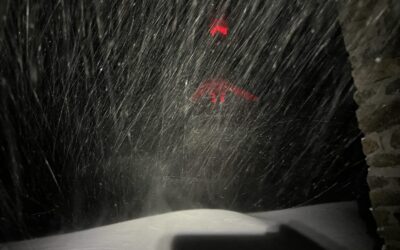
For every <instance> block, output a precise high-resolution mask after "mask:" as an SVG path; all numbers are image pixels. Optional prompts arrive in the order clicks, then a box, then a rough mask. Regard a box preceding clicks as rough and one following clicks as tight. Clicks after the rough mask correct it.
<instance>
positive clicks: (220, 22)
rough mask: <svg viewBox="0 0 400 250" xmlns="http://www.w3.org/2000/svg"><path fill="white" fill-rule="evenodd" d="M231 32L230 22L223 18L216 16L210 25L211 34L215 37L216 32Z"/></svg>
mask: <svg viewBox="0 0 400 250" xmlns="http://www.w3.org/2000/svg"><path fill="white" fill-rule="evenodd" d="M228 32H229V28H228V24H227V23H226V21H225V20H224V19H222V18H216V19H214V20H213V22H212V23H211V26H210V34H211V36H212V37H214V36H215V35H216V34H221V35H222V36H224V37H225V36H227V35H228Z"/></svg>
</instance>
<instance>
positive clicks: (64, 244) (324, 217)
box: [0, 202, 373, 250]
mask: <svg viewBox="0 0 400 250" xmlns="http://www.w3.org/2000/svg"><path fill="white" fill-rule="evenodd" d="M279 224H284V225H288V226H290V227H291V228H292V229H295V230H296V231H298V232H300V233H301V234H302V235H304V236H306V237H308V238H309V239H311V240H312V241H314V242H316V243H317V244H318V245H320V246H322V247H323V249H332V250H333V249H350V250H369V249H372V244H373V242H372V239H371V238H370V237H369V236H368V235H367V233H366V228H365V225H364V222H363V221H362V220H361V219H360V218H359V217H358V213H357V205H356V204H355V203H352V202H342V203H331V204H323V205H315V206H309V207H301V208H293V209H285V210H277V211H271V212H261V213H254V214H250V215H245V214H241V213H237V212H232V211H226V210H214V209H199V210H185V211H178V212H171V213H166V214H161V215H155V216H150V217H145V218H140V219H136V220H131V221H126V222H122V223H117V224H112V225H108V226H103V227H98V228H93V229H89V230H85V231H80V232H74V233H69V234H63V235H56V236H50V237H45V238H40V239H33V240H26V241H21V242H13V243H8V244H5V245H3V246H0V249H1V250H47V249H49V250H50V249H51V250H72V249H74V250H89V249H99V250H111V249H116V250H122V249H130V250H132V249H140V250H153V249H157V250H158V249H170V248H171V244H172V242H173V240H174V238H175V237H176V236H182V235H203V236H204V235H216V236H221V235H225V236H227V235H231V236H260V237H263V235H269V234H274V233H275V234H276V233H278V232H279V230H280V227H279ZM287 240H288V241H290V240H293V239H290V238H289V239H287ZM299 249H302V248H301V245H299ZM321 249H322V248H321Z"/></svg>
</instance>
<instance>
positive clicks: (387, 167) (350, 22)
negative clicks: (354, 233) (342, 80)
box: [339, 0, 400, 250]
mask: <svg viewBox="0 0 400 250" xmlns="http://www.w3.org/2000/svg"><path fill="white" fill-rule="evenodd" d="M399 18H400V1H397V0H381V1H376V0H346V1H344V0H343V1H341V2H340V4H339V19H340V22H341V25H342V31H343V36H344V40H345V44H346V48H347V50H348V53H349V58H350V61H351V64H352V75H353V79H354V83H355V85H356V87H357V92H356V93H355V95H354V99H355V101H356V102H357V103H358V105H359V108H358V111H357V119H358V122H359V127H360V129H361V130H362V132H363V133H364V138H363V141H362V145H363V151H364V153H365V155H366V159H367V163H368V165H369V176H368V183H369V185H370V189H371V191H370V198H371V203H372V213H373V215H374V217H375V220H376V222H377V225H378V233H379V235H380V236H381V237H382V238H383V239H384V240H385V247H384V249H386V250H387V249H400V220H399V217H400V216H399V211H400V181H399V180H400V91H399V89H400V50H399V48H400V39H399V38H400V34H399V33H400V32H399V30H400V25H399V21H398V20H399Z"/></svg>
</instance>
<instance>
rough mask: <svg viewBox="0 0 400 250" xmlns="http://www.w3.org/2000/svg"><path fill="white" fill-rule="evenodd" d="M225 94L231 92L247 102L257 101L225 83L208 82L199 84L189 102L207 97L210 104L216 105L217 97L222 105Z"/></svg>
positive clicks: (243, 91) (246, 92)
mask: <svg viewBox="0 0 400 250" xmlns="http://www.w3.org/2000/svg"><path fill="white" fill-rule="evenodd" d="M227 92H232V93H233V94H234V95H236V96H239V97H241V98H243V99H245V100H247V101H256V100H257V99H258V97H257V96H255V95H253V94H252V93H250V92H249V91H247V90H244V89H242V88H239V87H236V86H235V85H232V84H230V83H228V82H227V81H224V80H208V81H205V82H203V83H202V84H200V86H199V87H198V88H197V89H196V91H195V92H194V94H193V95H192V97H191V100H192V101H198V100H199V99H200V98H202V97H203V96H205V95H209V96H210V99H211V100H210V101H211V102H212V103H217V102H218V97H219V103H224V102H225V96H226V93H227Z"/></svg>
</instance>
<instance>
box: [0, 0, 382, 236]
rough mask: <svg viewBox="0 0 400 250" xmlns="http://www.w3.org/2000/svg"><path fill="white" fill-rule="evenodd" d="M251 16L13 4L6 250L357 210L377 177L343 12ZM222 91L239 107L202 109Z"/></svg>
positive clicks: (274, 10) (191, 4)
mask: <svg viewBox="0 0 400 250" xmlns="http://www.w3.org/2000/svg"><path fill="white" fill-rule="evenodd" d="M238 2H239V3H237V2H235V1H234V2H230V1H226V2H224V3H222V2H221V3H218V4H217V3H215V1H176V2H174V3H173V4H172V3H171V2H168V1H126V0H118V1H107V0H104V1H83V0H76V1H72V2H71V1H51V2H49V1H48V0H40V1H29V0H25V1H7V0H6V1H5V5H4V6H5V8H4V10H3V11H0V14H1V15H2V20H3V21H2V22H1V23H0V25H1V26H0V32H1V33H0V36H1V38H2V39H1V41H0V42H1V47H0V49H1V50H0V51H1V59H0V65H1V69H0V72H1V75H0V77H1V78H0V83H1V84H0V90H1V91H0V95H1V98H0V101H1V107H0V109H1V110H0V112H1V117H0V118H1V120H0V121H1V134H0V140H1V144H0V145H1V150H0V154H1V157H2V158H4V159H5V162H6V165H5V166H6V167H5V168H4V169H3V170H1V175H2V176H1V179H0V180H1V182H0V199H1V200H2V201H4V203H3V204H2V205H1V207H0V217H1V218H0V220H2V221H3V222H1V223H2V224H3V225H6V226H5V227H4V228H2V230H4V231H2V233H3V234H4V235H6V236H5V239H12V238H21V237H26V235H42V234H45V233H48V232H49V230H50V229H49V228H51V230H53V231H57V232H58V231H69V230H75V229H80V228H85V227H90V226H93V225H101V224H105V223H110V222H114V221H120V220H124V219H128V218H136V217H139V216H144V215H148V214H154V213H160V212H165V211H171V210H177V209H186V208H203V207H207V208H226V209H231V210H237V211H262V210H268V209H276V208H283V207H292V206H298V205H304V204H311V203H314V202H319V201H333V200H340V199H352V198H354V196H355V194H354V193H355V192H356V190H355V188H354V187H353V186H354V183H355V181H356V180H357V179H358V178H359V176H360V175H361V174H362V172H363V169H364V162H363V156H362V155H361V151H360V147H359V137H360V132H359V130H358V129H357V125H356V120H355V115H354V110H355V104H354V103H353V100H352V95H353V91H354V90H353V86H352V80H351V75H350V65H349V62H348V60H347V53H346V51H345V48H344V44H343V40H342V37H341V33H340V27H339V24H338V23H337V20H336V15H337V14H336V12H335V5H334V1H289V0H281V1H270V0H268V1H238ZM216 27H217V28H216ZM377 62H378V61H377ZM215 79H222V81H224V82H226V83H229V87H227V88H225V87H224V88H225V90H224V91H222V92H223V101H217V100H222V97H221V95H222V94H221V93H222V92H221V91H220V90H218V91H217V90H216V89H215V88H216V87H211V90H207V91H209V92H207V93H206V94H204V93H203V94H204V95H201V96H199V97H198V98H197V100H196V101H194V100H193V99H192V98H191V97H192V96H193V94H194V93H195V92H196V90H197V89H198V88H199V86H201V84H202V83H204V82H206V81H215ZM215 86H220V85H215ZM223 86H228V85H223ZM233 86H234V87H233ZM234 88H235V89H240V91H242V92H240V91H239V92H235V91H233V89H234ZM235 93H236V94H235ZM237 93H242V94H243V93H247V95H248V96H249V95H251V96H254V98H250V99H251V100H249V98H243V95H242V96H241V95H240V94H237ZM213 95H214V97H215V101H210V99H212V98H213V97H212V96H213ZM256 97H257V98H256ZM217 98H220V99H217ZM16 225H17V226H16Z"/></svg>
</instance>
